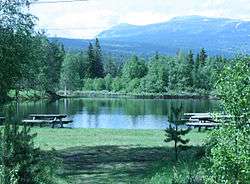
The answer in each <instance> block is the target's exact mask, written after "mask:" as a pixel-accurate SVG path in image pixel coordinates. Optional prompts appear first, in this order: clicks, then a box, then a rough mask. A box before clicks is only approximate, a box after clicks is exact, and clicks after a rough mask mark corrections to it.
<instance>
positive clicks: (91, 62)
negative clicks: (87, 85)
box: [85, 43, 96, 79]
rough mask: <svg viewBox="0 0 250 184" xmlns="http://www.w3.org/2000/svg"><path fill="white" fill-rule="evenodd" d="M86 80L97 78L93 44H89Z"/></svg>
mask: <svg viewBox="0 0 250 184" xmlns="http://www.w3.org/2000/svg"><path fill="white" fill-rule="evenodd" d="M85 77H86V78H92V79H93V78H95V77H96V75H95V51H94V47H93V45H92V43H89V47H88V51H87V67H86V76H85Z"/></svg>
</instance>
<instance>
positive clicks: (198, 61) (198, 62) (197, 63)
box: [194, 54, 200, 71]
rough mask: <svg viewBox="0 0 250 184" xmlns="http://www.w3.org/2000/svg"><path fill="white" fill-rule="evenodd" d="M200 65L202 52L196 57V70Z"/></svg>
mask: <svg viewBox="0 0 250 184" xmlns="http://www.w3.org/2000/svg"><path fill="white" fill-rule="evenodd" d="M199 65H200V54H197V55H196V58H195V63H194V68H195V71H197V70H198V69H199Z"/></svg>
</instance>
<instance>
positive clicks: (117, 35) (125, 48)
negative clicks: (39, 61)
mask: <svg viewBox="0 0 250 184" xmlns="http://www.w3.org/2000/svg"><path fill="white" fill-rule="evenodd" d="M98 37H99V38H100V40H101V44H102V46H103V49H104V50H105V51H106V52H112V53H123V54H129V53H137V54H143V55H151V54H152V53H155V52H156V51H159V52H161V53H165V54H171V55H173V54H175V53H176V52H177V51H178V50H180V49H182V50H189V49H192V50H194V51H198V50H199V49H200V48H202V47H204V48H206V50H207V51H208V52H209V53H210V54H212V55H216V54H222V55H227V56H230V55H233V54H236V53H239V52H240V53H241V52H244V53H250V45H249V43H250V22H248V21H242V20H234V19H224V18H208V17H201V16H186V17H176V18H173V19H171V20H170V21H168V22H163V23H158V24H151V25H145V26H136V25H129V24H120V25H117V26H114V27H112V28H111V29H109V30H106V31H103V32H102V33H100V34H99V35H98ZM58 40H61V39H60V38H59V39H58ZM61 41H62V42H63V43H64V44H65V46H66V47H70V48H79V46H82V47H84V46H86V43H87V42H88V41H86V40H85V41H84V40H72V41H71V40H65V39H62V40H61ZM80 43H81V44H80Z"/></svg>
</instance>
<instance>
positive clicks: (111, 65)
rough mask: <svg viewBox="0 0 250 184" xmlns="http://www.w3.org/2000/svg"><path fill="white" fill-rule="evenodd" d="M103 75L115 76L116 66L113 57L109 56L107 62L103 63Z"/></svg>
mask: <svg viewBox="0 0 250 184" xmlns="http://www.w3.org/2000/svg"><path fill="white" fill-rule="evenodd" d="M104 71H105V75H108V74H110V75H111V76H112V77H116V76H117V73H118V67H117V65H116V63H115V61H114V59H113V58H112V57H111V56H109V57H108V59H107V62H106V63H105V65H104Z"/></svg>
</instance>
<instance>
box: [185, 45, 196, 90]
mask: <svg viewBox="0 0 250 184" xmlns="http://www.w3.org/2000/svg"><path fill="white" fill-rule="evenodd" d="M187 63H188V64H187V65H186V67H187V69H186V72H187V73H186V77H187V82H188V83H187V84H186V85H187V86H190V87H193V83H194V82H193V78H194V77H193V71H194V54H193V52H192V50H190V51H189V53H188V56H187Z"/></svg>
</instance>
